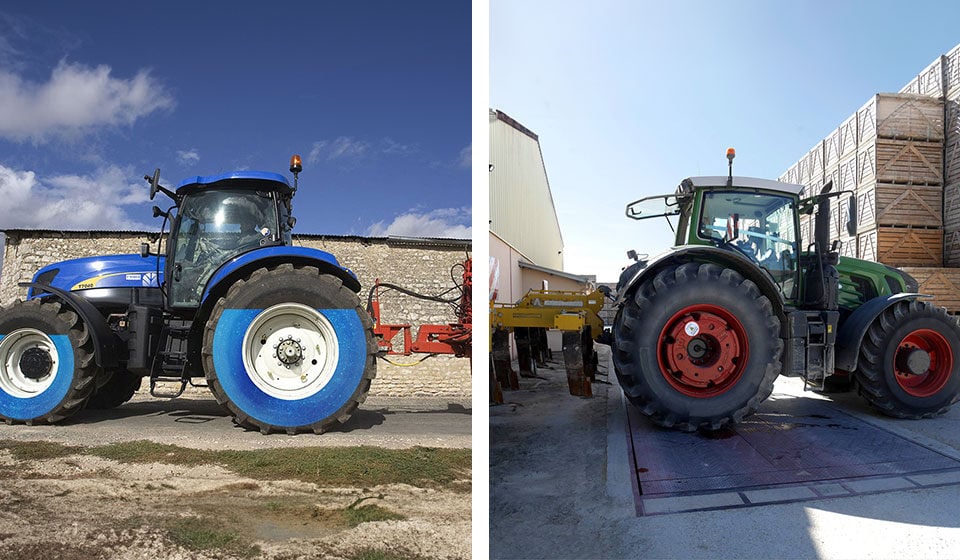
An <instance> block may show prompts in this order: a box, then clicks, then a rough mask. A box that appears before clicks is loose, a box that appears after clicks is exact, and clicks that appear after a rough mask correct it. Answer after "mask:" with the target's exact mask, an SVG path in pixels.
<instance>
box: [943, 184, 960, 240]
mask: <svg viewBox="0 0 960 560" xmlns="http://www.w3.org/2000/svg"><path fill="white" fill-rule="evenodd" d="M943 228H944V229H945V230H948V231H957V230H960V182H958V183H952V184H948V185H947V186H945V187H943Z"/></svg>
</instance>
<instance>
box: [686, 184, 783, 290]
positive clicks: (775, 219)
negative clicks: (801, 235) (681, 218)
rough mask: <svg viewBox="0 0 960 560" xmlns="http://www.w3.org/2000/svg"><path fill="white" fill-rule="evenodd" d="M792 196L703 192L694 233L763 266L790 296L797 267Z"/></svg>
mask: <svg viewBox="0 0 960 560" xmlns="http://www.w3.org/2000/svg"><path fill="white" fill-rule="evenodd" d="M795 216H796V209H795V200H794V199H793V198H792V197H789V196H781V195H775V194H763V193H757V192H754V191H750V192H744V191H731V190H729V189H725V190H722V191H712V192H705V193H704V195H703V204H702V207H701V212H700V220H699V222H698V223H699V226H698V234H699V236H700V237H701V238H703V239H709V240H712V241H713V242H714V243H715V244H717V245H718V246H720V247H729V248H731V249H732V250H735V251H737V252H739V253H741V254H743V255H745V256H746V257H747V258H749V259H750V260H752V261H753V262H755V263H757V264H758V265H759V266H761V267H762V268H764V269H765V270H766V271H767V272H769V273H770V275H771V276H772V277H773V279H774V281H775V282H776V283H777V284H778V285H779V286H780V289H781V291H782V292H783V294H784V296H786V297H788V298H792V297H793V289H794V287H795V277H796V269H797V264H796V263H797V252H798V250H797V238H796V231H797V230H796V224H795V221H794V220H795Z"/></svg>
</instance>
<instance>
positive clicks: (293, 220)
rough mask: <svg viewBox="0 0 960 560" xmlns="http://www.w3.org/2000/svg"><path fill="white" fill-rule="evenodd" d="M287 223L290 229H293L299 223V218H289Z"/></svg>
mask: <svg viewBox="0 0 960 560" xmlns="http://www.w3.org/2000/svg"><path fill="white" fill-rule="evenodd" d="M287 225H288V226H290V229H293V226H295V225H297V219H296V218H294V217H293V216H290V217H289V218H287Z"/></svg>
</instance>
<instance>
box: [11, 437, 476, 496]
mask: <svg viewBox="0 0 960 560" xmlns="http://www.w3.org/2000/svg"><path fill="white" fill-rule="evenodd" d="M0 449H7V450H9V451H10V452H11V453H12V454H13V456H14V457H15V458H16V459H23V460H38V459H54V458H58V457H66V456H69V455H82V454H86V455H94V456H97V457H103V458H105V459H112V460H114V461H118V462H122V463H168V464H175V465H186V466H197V465H204V464H219V465H221V466H223V467H224V468H226V469H228V470H231V471H233V472H235V473H236V474H238V475H241V476H245V477H248V478H252V479H256V480H301V481H303V482H310V483H314V484H317V485H319V486H324V487H338V486H352V487H357V486H359V487H370V486H377V485H381V484H409V485H411V486H417V487H421V488H440V489H445V490H450V491H454V492H461V493H464V492H470V483H469V478H470V476H469V473H470V466H471V463H470V453H471V452H470V450H469V449H438V448H430V447H414V448H412V449H382V448H379V447H366V446H362V447H330V448H326V447H300V448H287V449H259V450H254V451H211V450H201V449H187V448H184V447H179V446H176V445H167V444H161V443H155V442H151V441H131V442H123V443H113V444H110V445H102V446H96V447H89V448H82V447H76V446H69V445H62V444H59V443H51V442H21V441H10V440H4V441H0Z"/></svg>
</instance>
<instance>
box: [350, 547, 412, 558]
mask: <svg viewBox="0 0 960 560" xmlns="http://www.w3.org/2000/svg"><path fill="white" fill-rule="evenodd" d="M347 558H349V559H350V560H425V559H424V558H423V556H420V555H416V554H406V553H400V552H391V551H386V550H378V549H375V548H367V549H364V550H360V551H358V552H355V553H354V554H352V555H350V556H348V557H347Z"/></svg>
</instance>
